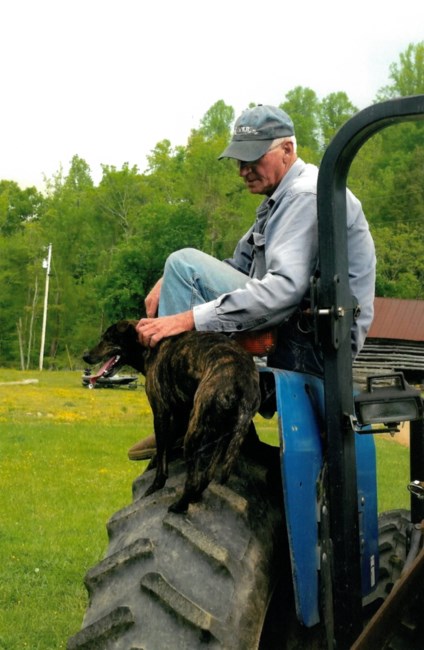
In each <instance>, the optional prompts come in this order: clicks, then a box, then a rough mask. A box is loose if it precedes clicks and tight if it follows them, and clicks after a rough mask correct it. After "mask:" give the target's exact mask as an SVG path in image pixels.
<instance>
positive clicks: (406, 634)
mask: <svg viewBox="0 0 424 650" xmlns="http://www.w3.org/2000/svg"><path fill="white" fill-rule="evenodd" d="M378 528H379V536H378V546H379V564H380V566H379V575H378V583H377V588H376V590H375V591H374V592H373V593H372V594H371V595H370V596H369V597H368V599H367V601H366V603H365V604H366V610H368V612H370V613H374V612H376V611H377V610H378V608H379V607H380V606H381V605H382V604H383V602H384V601H385V599H386V598H387V596H388V595H389V593H390V592H391V590H392V589H393V587H394V585H395V583H396V582H397V580H399V578H400V576H401V573H402V569H403V567H404V566H405V562H406V559H407V555H408V551H409V547H410V542H411V531H412V525H411V520H410V513H409V511H408V510H403V509H399V510H389V511H387V512H384V513H382V514H380V515H379V520H378ZM414 596H415V595H414V594H411V599H410V605H409V606H408V608H407V609H406V610H405V611H403V612H402V611H399V620H398V622H397V623H396V626H395V631H394V633H393V634H391V636H390V638H387V639H386V641H385V643H384V646H383V647H384V650H422V648H423V647H424V646H423V633H424V625H423V614H424V611H423V594H421V596H420V599H419V600H416V598H415V597H414ZM381 650H383V648H381Z"/></svg>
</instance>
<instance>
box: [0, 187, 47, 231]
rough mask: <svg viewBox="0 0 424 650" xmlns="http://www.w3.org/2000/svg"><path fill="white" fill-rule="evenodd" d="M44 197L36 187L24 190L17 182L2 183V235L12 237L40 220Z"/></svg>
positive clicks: (0, 207)
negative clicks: (25, 225)
mask: <svg viewBox="0 0 424 650" xmlns="http://www.w3.org/2000/svg"><path fill="white" fill-rule="evenodd" d="M42 204H43V196H42V194H40V192H38V190H37V189H36V188H35V187H28V188H26V189H25V190H22V189H21V188H20V187H19V185H18V184H17V183H15V181H0V234H1V235H3V236H6V237H8V236H10V235H12V234H13V233H15V232H17V231H18V230H21V229H22V228H23V226H24V224H25V223H26V222H27V221H30V220H34V219H38V216H39V211H40V208H41V206H42Z"/></svg>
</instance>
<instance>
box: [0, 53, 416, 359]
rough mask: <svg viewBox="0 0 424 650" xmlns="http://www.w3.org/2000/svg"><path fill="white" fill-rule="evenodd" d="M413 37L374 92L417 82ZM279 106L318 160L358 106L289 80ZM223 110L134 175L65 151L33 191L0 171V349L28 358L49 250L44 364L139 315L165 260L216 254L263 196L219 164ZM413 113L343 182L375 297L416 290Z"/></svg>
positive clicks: (75, 352) (385, 93)
mask: <svg viewBox="0 0 424 650" xmlns="http://www.w3.org/2000/svg"><path fill="white" fill-rule="evenodd" d="M423 80H424V42H421V43H418V44H416V45H413V44H411V45H409V46H408V48H407V49H406V50H405V52H403V53H402V54H401V55H400V57H399V61H398V62H397V63H393V64H392V65H391V66H390V84H389V85H387V86H386V87H385V88H383V89H381V90H380V91H379V94H378V96H377V99H387V98H391V97H395V96H398V95H406V94H408V95H409V94H412V93H423V92H424V81H423ZM280 105H281V107H282V108H283V109H284V110H286V111H287V112H288V113H289V114H290V115H291V117H292V119H293V121H294V124H295V130H296V136H297V141H298V152H299V155H300V156H301V157H302V158H303V159H304V160H305V161H307V162H312V163H315V164H319V162H320V160H321V157H322V154H323V151H324V150H325V147H326V146H327V145H328V143H329V141H330V140H331V138H332V137H333V135H334V134H335V133H336V131H337V130H338V129H339V128H340V126H341V125H342V124H343V123H344V122H345V121H346V120H347V119H348V118H349V117H350V116H351V115H352V114H353V113H355V112H356V111H357V107H355V106H354V105H353V104H352V103H351V101H350V100H349V98H348V96H347V95H346V93H344V92H343V91H338V92H333V93H330V94H329V95H327V96H326V97H324V98H322V99H319V98H318V96H317V94H316V93H315V91H314V90H312V89H311V88H304V87H301V86H297V87H295V88H294V89H292V90H290V91H289V92H288V93H287V94H286V96H285V98H284V100H283V101H282V102H281V104H280ZM234 117H235V113H234V109H233V108H232V107H231V106H228V105H226V104H225V103H224V101H223V100H218V101H217V102H215V104H213V105H212V106H211V108H210V109H209V110H208V111H207V112H206V113H205V115H204V117H203V118H202V119H201V120H200V124H199V126H198V128H193V129H192V131H191V133H190V134H189V137H188V139H187V143H186V145H185V146H178V147H173V146H172V144H171V142H169V141H168V140H162V141H160V142H158V143H157V145H156V147H155V148H154V150H153V151H152V152H151V155H150V156H149V158H148V168H147V169H146V171H145V172H143V173H140V171H139V170H138V168H137V167H136V166H131V165H130V164H129V163H125V164H124V165H123V166H122V168H121V169H117V168H116V167H114V166H107V165H104V166H103V173H102V178H101V181H100V183H99V184H98V186H95V185H94V183H93V180H92V177H91V171H90V168H89V166H88V165H87V163H86V162H85V161H84V160H83V159H82V158H80V157H79V156H77V155H75V156H73V158H72V160H71V161H70V168H69V172H68V174H67V175H64V173H63V170H62V169H59V170H58V172H57V173H56V174H55V175H54V176H53V177H52V178H50V179H45V183H46V187H45V192H44V194H41V193H40V192H38V191H37V190H36V189H35V188H27V189H25V190H22V189H20V188H19V186H18V185H17V184H16V183H15V182H13V181H8V180H2V181H0V235H1V237H0V282H1V286H2V292H1V295H0V327H1V335H0V359H1V363H3V364H7V365H12V366H13V365H14V366H20V367H22V368H27V367H34V366H36V365H37V363H38V351H39V345H40V328H41V321H42V314H43V299H44V285H45V279H46V278H45V271H43V268H42V260H43V257H45V250H46V247H47V245H48V244H49V243H51V244H52V247H53V258H52V269H51V277H50V292H49V302H48V321H47V333H46V364H47V367H50V366H51V367H55V368H63V367H65V368H73V367H78V366H79V365H80V364H81V360H80V359H81V352H82V350H83V349H84V348H85V347H86V345H87V342H88V341H89V340H94V339H95V338H97V336H98V333H99V331H100V330H101V329H102V328H104V326H105V325H106V324H107V323H109V322H110V321H112V320H116V319H118V318H121V317H123V316H127V317H135V318H137V317H138V316H139V315H141V313H142V310H143V303H144V299H145V296H146V294H147V292H148V291H149V289H150V288H151V286H152V285H153V284H154V282H155V281H156V280H157V278H158V277H159V276H160V275H161V273H162V270H163V265H164V263H165V260H166V258H167V256H168V255H169V254H170V253H171V252H172V251H174V250H176V249H178V248H183V247H195V248H199V249H201V250H204V251H205V252H207V253H210V254H212V255H214V256H216V257H217V258H219V259H224V258H225V257H229V256H231V255H232V253H233V250H234V247H235V245H236V243H237V241H238V239H239V238H240V236H241V235H242V234H243V233H245V232H246V231H247V230H248V228H249V227H250V225H251V224H252V221H253V219H254V214H255V209H256V207H257V205H258V203H259V201H260V200H261V197H258V196H255V195H252V194H250V193H249V192H248V191H246V189H245V187H244V183H243V181H242V179H240V177H239V174H238V169H237V165H235V164H234V161H232V160H227V159H224V160H218V158H219V156H220V154H221V153H222V151H223V150H224V148H225V147H226V145H227V144H228V142H229V140H230V137H231V127H232V123H233V121H234ZM423 168H424V123H423V122H411V123H404V124H399V125H395V126H393V127H389V128H387V129H384V130H383V131H381V132H380V133H378V134H377V135H375V136H373V138H372V139H371V141H370V142H367V143H366V144H365V145H364V146H363V147H362V148H361V150H360V151H359V153H358V155H357V156H356V158H355V160H354V162H353V164H352V168H351V170H350V175H349V186H350V188H351V189H352V190H353V191H354V192H355V194H357V196H358V197H359V198H360V200H361V201H362V204H363V207H364V211H365V214H366V215H367V217H368V220H369V223H370V226H371V230H372V233H373V235H374V238H375V242H376V248H377V254H378V268H377V294H378V295H383V296H395V297H403V298H423V297H424V273H423V268H422V263H421V261H422V260H423V259H424V251H423V247H422V244H421V242H422V241H423V237H422V230H423V225H424V184H423V182H422V170H423Z"/></svg>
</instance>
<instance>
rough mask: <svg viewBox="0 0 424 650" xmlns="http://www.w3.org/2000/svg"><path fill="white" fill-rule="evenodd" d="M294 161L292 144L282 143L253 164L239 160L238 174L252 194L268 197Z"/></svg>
mask: <svg viewBox="0 0 424 650" xmlns="http://www.w3.org/2000/svg"><path fill="white" fill-rule="evenodd" d="M295 159H296V156H295V154H294V153H293V144H292V143H291V142H284V143H282V144H279V145H277V146H276V147H274V148H273V149H270V150H269V151H267V152H266V153H265V154H264V155H263V156H262V157H261V158H259V159H258V160H255V161H254V162H244V161H241V160H239V161H238V164H239V170H240V171H239V174H240V176H241V177H242V178H244V180H245V183H246V186H247V188H248V190H249V191H250V192H251V193H252V194H266V195H268V196H270V195H271V194H272V193H273V191H274V190H275V188H276V187H277V185H278V183H279V182H280V181H281V179H282V178H283V176H284V175H285V174H286V173H287V171H288V170H289V168H290V167H291V165H292V164H293V162H294V160H295Z"/></svg>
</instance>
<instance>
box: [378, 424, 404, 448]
mask: <svg viewBox="0 0 424 650" xmlns="http://www.w3.org/2000/svg"><path fill="white" fill-rule="evenodd" d="M382 438H385V439H386V440H394V441H395V442H398V443H399V444H400V445H404V446H405V447H409V422H402V424H401V425H400V427H399V433H395V434H394V435H393V436H391V435H390V434H387V435H386V434H383V435H382Z"/></svg>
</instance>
